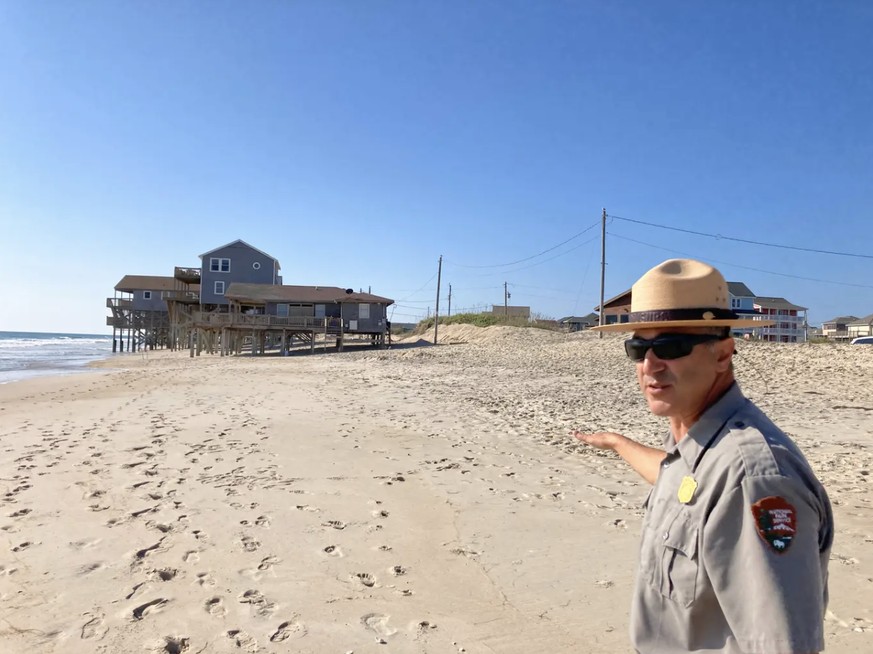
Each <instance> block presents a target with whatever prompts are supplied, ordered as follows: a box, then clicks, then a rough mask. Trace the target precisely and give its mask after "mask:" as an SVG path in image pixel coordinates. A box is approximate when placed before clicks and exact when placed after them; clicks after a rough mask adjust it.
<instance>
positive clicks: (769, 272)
mask: <svg viewBox="0 0 873 654" xmlns="http://www.w3.org/2000/svg"><path fill="white" fill-rule="evenodd" d="M609 234H610V236H614V237H615V238H620V239H622V240H623V241H630V242H631V243H639V244H640V245H646V246H648V247H650V248H655V249H656V250H664V251H665V252H670V253H672V254H681V255H682V256H684V257H690V256H694V255H690V254H688V253H687V252H679V251H678V250H671V249H670V248H665V247H661V246H660V245H653V244H652V243H646V242H645V241H638V240H636V239H635V238H630V237H628V236H621V235H620V234H616V233H615V232H609ZM707 259H708V260H709V261H712V262H713V263H721V264H724V265H726V266H732V267H734V268H742V269H743V270H751V271H753V272H760V273H765V274H767V275H777V276H779V277H789V278H791V279H800V280H803V281H806V282H820V283H822V284H836V285H838V286H853V287H855V288H873V286H870V285H869V284H853V283H851V282H835V281H832V280H830V279H816V278H815V277H801V276H800V275H789V274H788V273H781V272H776V271H774V270H763V269H761V268H752V267H750V266H741V265H740V264H738V263H736V262H734V261H719V260H718V259H710V258H709V257H707Z"/></svg>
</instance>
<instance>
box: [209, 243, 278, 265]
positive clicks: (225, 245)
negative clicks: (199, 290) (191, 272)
mask: <svg viewBox="0 0 873 654" xmlns="http://www.w3.org/2000/svg"><path fill="white" fill-rule="evenodd" d="M238 243H239V244H241V245H245V246H246V247H247V248H249V249H251V250H254V251H255V252H260V253H261V254H263V255H264V256H265V257H267V258H268V259H272V260H273V261H275V262H276V263H279V261H278V260H277V259H276V257H274V256H271V255H269V254H267V253H266V252H264V251H263V250H259V249H258V248H256V247H255V246H254V245H249V244H248V243H246V242H245V241H244V240H242V239H240V238H238V239H236V240H235V241H231V242H230V243H225V244H224V245H222V246H220V247H217V248H213V249H211V250H209V252H204V253H203V254H201V255H200V258H201V259H202V258H203V257H205V256H206V255H208V254H212V253H213V252H218V251H219V250H223V249H224V248H229V247H230V246H231V245H236V244H238Z"/></svg>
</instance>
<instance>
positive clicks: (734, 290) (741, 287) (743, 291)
mask: <svg viewBox="0 0 873 654" xmlns="http://www.w3.org/2000/svg"><path fill="white" fill-rule="evenodd" d="M727 285H728V292H729V293H730V294H731V295H733V296H734V297H755V294H754V293H752V291H751V289H750V288H749V287H748V286H746V285H745V284H743V283H742V282H728V283H727Z"/></svg>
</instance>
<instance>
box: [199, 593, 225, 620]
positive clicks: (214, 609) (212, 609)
mask: <svg viewBox="0 0 873 654" xmlns="http://www.w3.org/2000/svg"><path fill="white" fill-rule="evenodd" d="M204 607H205V608H206V612H207V613H208V614H209V615H214V616H217V617H222V616H225V615H227V609H226V608H224V602H222V600H221V598H220V597H210V598H209V599H208V600H206V602H205V603H204Z"/></svg>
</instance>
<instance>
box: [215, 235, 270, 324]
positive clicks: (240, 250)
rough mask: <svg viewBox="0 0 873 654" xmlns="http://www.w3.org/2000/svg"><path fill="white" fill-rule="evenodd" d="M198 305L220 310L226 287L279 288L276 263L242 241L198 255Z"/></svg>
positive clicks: (223, 302) (223, 304) (262, 252)
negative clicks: (232, 285)
mask: <svg viewBox="0 0 873 654" xmlns="http://www.w3.org/2000/svg"><path fill="white" fill-rule="evenodd" d="M200 259H201V267H200V270H201V272H200V305H201V306H203V307H224V306H227V305H228V301H227V299H226V297H225V293H226V292H227V288H228V286H230V285H231V284H233V283H244V284H281V283H282V277H281V276H280V275H279V272H280V266H279V262H278V261H277V260H276V259H275V258H273V257H271V256H270V255H269V254H267V253H266V252H264V251H262V250H259V249H258V248H256V247H253V246H251V245H249V244H248V243H246V242H245V241H242V240H236V241H233V242H232V243H228V244H227V245H222V246H221V247H218V248H215V249H214V250H210V251H209V252H204V253H203V254H201V255H200Z"/></svg>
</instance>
